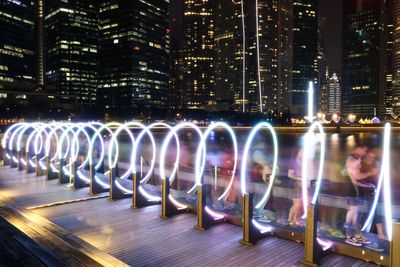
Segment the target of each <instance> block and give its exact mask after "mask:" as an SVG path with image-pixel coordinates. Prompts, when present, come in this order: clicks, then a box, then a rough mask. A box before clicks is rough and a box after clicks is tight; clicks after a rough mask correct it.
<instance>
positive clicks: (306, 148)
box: [301, 121, 326, 219]
mask: <svg viewBox="0 0 400 267" xmlns="http://www.w3.org/2000/svg"><path fill="white" fill-rule="evenodd" d="M315 129H318V131H319V134H320V140H319V141H320V145H321V151H320V159H319V168H318V175H317V182H316V186H315V191H314V194H313V198H312V200H311V204H315V203H316V202H317V199H318V196H319V191H320V189H321V183H322V174H323V170H324V159H325V145H326V144H325V132H324V127H323V126H322V124H321V123H320V122H318V121H316V122H313V123H312V124H311V126H310V127H309V129H308V132H307V133H306V135H305V137H304V144H303V158H302V168H301V176H302V180H301V183H302V197H303V209H304V214H303V216H302V218H303V219H304V218H306V217H307V205H308V189H307V187H308V186H307V183H308V174H309V173H308V160H309V158H310V154H309V152H310V150H311V149H310V148H311V145H314V143H315V142H314V137H313V135H314V130H315Z"/></svg>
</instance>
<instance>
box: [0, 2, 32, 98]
mask: <svg viewBox="0 0 400 267" xmlns="http://www.w3.org/2000/svg"><path fill="white" fill-rule="evenodd" d="M34 50H35V43H34V9H33V3H32V1H28V0H18V1H17V0H12V1H11V0H9V1H0V91H3V93H0V98H7V93H6V92H10V91H15V92H18V91H20V92H26V91H32V90H33V89H34V88H35V71H34V70H35V67H34ZM17 97H22V98H24V97H25V98H26V96H24V95H20V96H17Z"/></svg>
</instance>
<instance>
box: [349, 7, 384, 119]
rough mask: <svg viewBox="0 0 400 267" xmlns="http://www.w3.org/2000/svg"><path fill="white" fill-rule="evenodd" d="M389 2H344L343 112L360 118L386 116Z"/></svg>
mask: <svg viewBox="0 0 400 267" xmlns="http://www.w3.org/2000/svg"><path fill="white" fill-rule="evenodd" d="M386 5H387V1H385V0H377V1H371V0H345V1H343V11H344V12H343V19H344V23H343V53H342V54H343V66H342V68H343V69H342V99H343V104H342V112H343V115H347V114H350V113H355V114H356V115H357V116H358V117H368V116H369V117H371V116H372V115H373V114H374V110H375V109H376V111H377V115H378V116H381V117H382V116H384V114H385V91H386V89H387V77H386V75H387V73H388V58H387V57H388V55H387V44H388V36H389V34H387V30H388V28H387V16H388V12H387V6H386Z"/></svg>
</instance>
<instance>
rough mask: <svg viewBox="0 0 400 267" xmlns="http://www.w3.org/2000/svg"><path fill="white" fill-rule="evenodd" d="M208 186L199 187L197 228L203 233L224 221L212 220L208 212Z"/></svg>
mask: <svg viewBox="0 0 400 267" xmlns="http://www.w3.org/2000/svg"><path fill="white" fill-rule="evenodd" d="M206 186H207V185H206V184H201V185H198V186H197V225H196V226H195V228H196V229H197V230H201V231H204V230H207V229H208V228H210V227H211V226H212V225H214V224H217V223H219V222H220V221H221V220H223V219H224V218H221V219H214V218H211V216H210V215H209V214H208V213H207V212H206V206H207V201H206V193H207V190H206Z"/></svg>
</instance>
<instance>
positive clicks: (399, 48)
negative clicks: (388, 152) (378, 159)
mask: <svg viewBox="0 0 400 267" xmlns="http://www.w3.org/2000/svg"><path fill="white" fill-rule="evenodd" d="M392 10H393V14H392V18H393V39H392V40H393V50H392V55H393V57H392V60H393V61H392V66H393V69H392V75H393V85H392V86H393V89H392V108H393V112H394V113H395V114H396V115H399V114H400V1H396V0H395V1H393V9H392Z"/></svg>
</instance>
